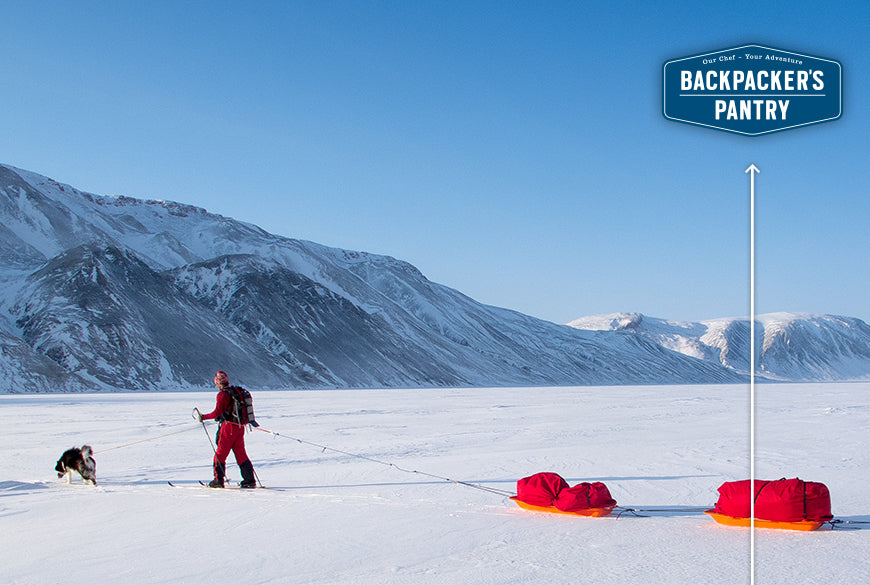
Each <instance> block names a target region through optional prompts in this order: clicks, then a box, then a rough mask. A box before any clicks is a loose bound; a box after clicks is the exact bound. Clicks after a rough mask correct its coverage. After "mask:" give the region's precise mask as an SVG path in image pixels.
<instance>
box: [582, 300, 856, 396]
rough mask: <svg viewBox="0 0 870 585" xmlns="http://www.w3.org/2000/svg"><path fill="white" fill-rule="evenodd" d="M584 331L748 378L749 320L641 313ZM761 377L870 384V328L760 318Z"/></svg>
mask: <svg viewBox="0 0 870 585" xmlns="http://www.w3.org/2000/svg"><path fill="white" fill-rule="evenodd" d="M568 325H569V326H571V327H574V328H576V329H581V330H585V331H626V332H632V333H634V334H635V335H638V336H639V337H643V338H645V339H649V340H651V341H654V342H655V343H657V344H659V345H661V346H662V347H665V348H667V349H671V350H673V351H677V352H679V353H682V354H684V355H687V356H692V357H695V358H698V359H701V360H704V361H708V362H711V363H719V364H722V365H723V366H725V367H727V368H729V369H732V370H734V371H737V372H741V373H745V374H748V373H749V368H750V364H749V353H750V343H749V338H750V327H749V319H746V318H744V319H735V318H729V319H713V320H710V321H702V322H700V323H692V322H684V321H666V320H663V319H655V318H652V317H647V316H645V315H642V314H640V313H614V314H610V315H595V316H591V317H582V318H580V319H577V320H575V321H572V322H570V323H568ZM755 336H756V343H755V348H756V363H757V364H758V366H757V370H756V371H757V373H758V374H759V375H760V376H762V377H763V378H766V379H769V380H778V381H834V380H858V379H870V326H868V325H867V324H866V323H865V322H864V321H862V320H860V319H856V318H853V317H838V316H835V315H814V314H809V313H770V314H767V315H756V327H755Z"/></svg>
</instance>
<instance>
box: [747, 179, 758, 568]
mask: <svg viewBox="0 0 870 585" xmlns="http://www.w3.org/2000/svg"><path fill="white" fill-rule="evenodd" d="M745 172H747V173H749V486H750V489H749V493H750V494H751V496H750V497H751V500H750V502H749V566H750V572H749V574H750V578H749V580H750V585H755V174H756V173H760V172H761V171H759V170H758V167H756V166H755V165H754V164H751V165H749V168H748V169H746V171H745Z"/></svg>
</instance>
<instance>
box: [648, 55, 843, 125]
mask: <svg viewBox="0 0 870 585" xmlns="http://www.w3.org/2000/svg"><path fill="white" fill-rule="evenodd" d="M842 75H843V74H842V66H841V65H840V63H838V62H837V61H833V60H831V59H822V58H820V57H811V56H809V55H804V54H801V53H794V52H792V51H783V50H781V49H772V48H770V47H765V46H762V45H745V46H742V47H735V48H733V49H723V50H720V51H714V52H712V53H705V54H702V55H694V56H691V57H683V58H681V59H673V60H671V61H668V62H667V63H665V65H664V85H663V88H664V91H663V96H662V97H663V112H664V115H665V118H667V119H669V120H674V121H677V122H684V123H687V124H695V125H698V126H706V127H708V128H715V129H717V130H724V131H726V132H735V133H737V134H743V135H746V136H759V135H761V134H768V133H770V132H778V131H780V130H789V129H792V128H798V127H801V126H807V125H809V124H818V123H820V122H828V121H830V120H836V119H837V118H839V117H840V115H841V114H842V111H843V97H842V85H843V77H842Z"/></svg>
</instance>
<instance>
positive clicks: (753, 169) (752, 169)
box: [743, 164, 761, 173]
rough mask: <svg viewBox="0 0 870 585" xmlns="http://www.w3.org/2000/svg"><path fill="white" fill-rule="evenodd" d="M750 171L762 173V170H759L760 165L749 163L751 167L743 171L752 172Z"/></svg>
mask: <svg viewBox="0 0 870 585" xmlns="http://www.w3.org/2000/svg"><path fill="white" fill-rule="evenodd" d="M750 171H752V172H753V173H760V172H761V171H759V170H758V167H757V166H755V165H754V164H751V165H749V168H748V169H746V170H745V171H743V172H744V173H748V172H750Z"/></svg>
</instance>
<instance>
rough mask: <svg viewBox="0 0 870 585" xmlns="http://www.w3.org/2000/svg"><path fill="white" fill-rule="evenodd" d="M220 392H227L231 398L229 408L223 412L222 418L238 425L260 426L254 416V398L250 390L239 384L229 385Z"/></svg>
mask: <svg viewBox="0 0 870 585" xmlns="http://www.w3.org/2000/svg"><path fill="white" fill-rule="evenodd" d="M221 392H227V393H229V395H230V399H231V400H232V402H231V403H230V406H229V408H227V410H226V411H225V412H224V415H223V417H222V418H223V420H227V421H230V422H233V423H236V424H239V425H251V426H252V427H258V426H260V425H258V424H257V421H256V419H255V418H254V400H253V398H251V393H250V392H248V391H247V390H245V389H244V388H242V387H241V386H229V387H227V388H224V389H223V390H221Z"/></svg>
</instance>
